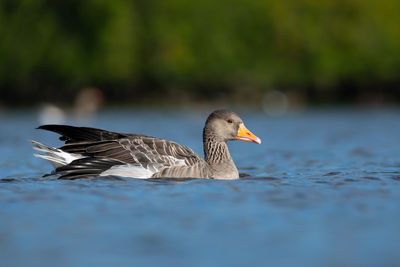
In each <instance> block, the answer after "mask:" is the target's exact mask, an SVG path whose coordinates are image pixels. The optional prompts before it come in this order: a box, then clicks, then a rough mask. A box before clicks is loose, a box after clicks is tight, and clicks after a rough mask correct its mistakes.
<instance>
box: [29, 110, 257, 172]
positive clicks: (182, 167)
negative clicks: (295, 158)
mask: <svg viewBox="0 0 400 267" xmlns="http://www.w3.org/2000/svg"><path fill="white" fill-rule="evenodd" d="M38 129H43V130H48V131H52V132H56V133H59V134H61V137H60V140H62V141H65V145H63V146H62V147H60V148H53V147H49V146H47V145H44V144H41V143H39V142H36V141H31V142H32V144H33V146H34V149H35V150H37V151H39V152H43V153H44V154H35V156H37V157H41V158H44V159H46V160H49V161H51V162H52V163H53V165H54V167H55V170H54V171H53V172H52V174H54V175H61V176H60V179H81V178H89V177H93V176H106V175H117V176H123V177H133V178H162V177H169V178H210V179H237V178H239V173H238V171H237V168H236V166H235V164H234V162H233V160H232V158H231V155H230V153H229V149H228V146H227V144H226V142H227V141H230V140H237V139H238V140H242V141H248V142H253V143H258V144H260V143H261V140H260V138H258V137H257V136H255V135H254V134H252V133H251V132H250V131H249V130H248V129H247V128H246V127H245V126H244V124H243V121H242V120H241V119H240V118H239V116H238V115H236V114H235V113H233V112H232V111H229V110H216V111H214V112H213V113H211V114H210V115H209V117H208V118H207V121H206V123H205V127H204V130H203V146H204V155H205V159H202V158H201V157H200V156H199V155H198V154H196V153H195V152H194V151H193V150H191V149H190V148H188V147H186V146H182V145H179V144H177V143H175V142H172V141H168V140H163V139H159V138H156V137H151V136H145V135H139V134H124V133H116V132H109V131H105V130H101V129H95V128H87V127H74V126H67V125H42V126H40V127H38Z"/></svg>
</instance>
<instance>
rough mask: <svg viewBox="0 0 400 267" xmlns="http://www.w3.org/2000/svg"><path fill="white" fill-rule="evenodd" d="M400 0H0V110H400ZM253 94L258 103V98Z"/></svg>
mask: <svg viewBox="0 0 400 267" xmlns="http://www.w3.org/2000/svg"><path fill="white" fill-rule="evenodd" d="M399 14H400V1H398V0H383V1H376V0H297V1H289V0H264V1H262V0H246V1H245V0H229V1H228V0H219V1H214V0H202V1H187V0H163V1H155V0H135V1H126V0H114V1H108V0H85V1H79V0H63V1H51V0H47V1H45V0H1V1H0V36H1V41H0V89H1V94H0V97H1V98H0V104H2V105H27V104H35V103H40V102H53V103H61V104H68V103H70V102H71V101H73V99H75V96H76V95H77V93H78V92H79V91H81V90H82V88H86V87H95V88H99V89H100V90H101V91H102V93H103V94H104V96H105V99H106V100H107V103H111V104H112V103H115V104H124V103H125V104H129V103H137V104H146V103H155V104H157V103H175V102H182V103H187V102H189V103H193V102H200V103H201V102H210V101H228V102H232V103H245V104H259V102H260V99H262V96H263V95H264V94H265V93H267V92H268V91H271V90H278V91H279V92H284V94H286V95H288V96H289V98H290V99H293V101H297V102H301V103H306V104H310V103H311V104H318V103H397V102H398V101H399V100H400V92H399V91H400V90H399V89H398V87H399V85H400V73H399V70H400V15H399ZM260 97H261V98H260Z"/></svg>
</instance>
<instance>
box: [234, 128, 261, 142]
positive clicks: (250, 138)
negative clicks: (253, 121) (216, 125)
mask: <svg viewBox="0 0 400 267" xmlns="http://www.w3.org/2000/svg"><path fill="white" fill-rule="evenodd" d="M236 139H238V140H242V141H246V142H252V143H257V144H261V139H260V138H258V137H257V136H255V135H254V134H253V133H252V132H250V131H249V130H247V128H246V126H244V124H243V123H241V124H239V130H238V133H237V135H236Z"/></svg>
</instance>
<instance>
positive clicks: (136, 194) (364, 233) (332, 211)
mask: <svg viewBox="0 0 400 267" xmlns="http://www.w3.org/2000/svg"><path fill="white" fill-rule="evenodd" d="M208 112H209V111H207V110H200V111H190V110H185V109H183V110H138V109H134V110H131V109H125V110H113V109H108V110H105V111H102V112H100V113H99V114H98V115H97V116H96V117H95V118H92V119H91V120H89V121H86V122H82V121H78V120H76V119H74V118H70V119H68V120H67V122H68V123H71V124H75V125H89V126H93V127H100V128H105V129H109V130H113V131H121V132H135V133H143V134H147V135H153V136H157V137H162V138H166V139H169V140H174V141H176V142H178V143H180V144H184V145H187V146H190V147H191V148H193V149H194V150H195V151H196V152H198V153H199V154H200V155H202V143H201V140H202V139H201V131H202V127H203V125H204V120H205V117H206V116H207V114H208ZM238 113H239V114H240V115H241V117H242V119H243V120H244V122H245V124H246V126H247V128H249V129H250V130H251V131H252V132H253V133H254V134H256V135H257V136H259V137H260V138H261V139H262V144H261V145H257V144H251V143H247V142H231V143H230V144H229V146H230V149H231V154H232V156H233V158H234V160H235V162H236V165H237V166H238V168H239V172H240V173H241V176H242V178H241V179H239V180H234V181H221V180H199V179H194V180H183V181H175V180H167V181H164V180H151V181H149V180H139V179H127V178H123V179H121V178H112V177H110V178H94V179H89V180H78V181H65V180H57V179H56V177H46V178H43V177H42V175H43V174H45V173H48V172H50V171H51V169H52V168H51V166H50V165H49V164H48V163H47V162H45V161H44V160H42V159H39V158H35V157H33V156H32V152H33V151H32V148H31V146H30V143H29V142H28V141H29V140H30V139H34V140H38V141H40V142H44V143H47V144H50V145H55V146H59V145H61V142H60V141H58V140H57V135H56V134H53V133H48V132H45V131H40V130H35V129H34V128H35V127H37V126H38V125H39V124H40V122H39V121H38V115H37V113H36V111H32V110H20V111H4V110H3V111H2V113H0V203H1V205H0V259H1V262H2V264H1V265H2V266H399V265H400V253H399V251H398V246H399V244H400V110H398V109H374V110H360V109H357V110H356V109H313V110H308V111H303V112H296V113H291V114H288V115H286V116H283V117H279V118H270V117H268V116H266V115H265V114H264V113H262V112H258V111H246V110H244V111H240V110H239V111H238Z"/></svg>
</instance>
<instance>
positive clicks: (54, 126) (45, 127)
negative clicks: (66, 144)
mask: <svg viewBox="0 0 400 267" xmlns="http://www.w3.org/2000/svg"><path fill="white" fill-rule="evenodd" d="M62 127H73V126H70V125H63V124H43V125H40V126H39V127H37V128H36V129H39V130H48V131H51V130H54V129H60V128H62Z"/></svg>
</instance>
